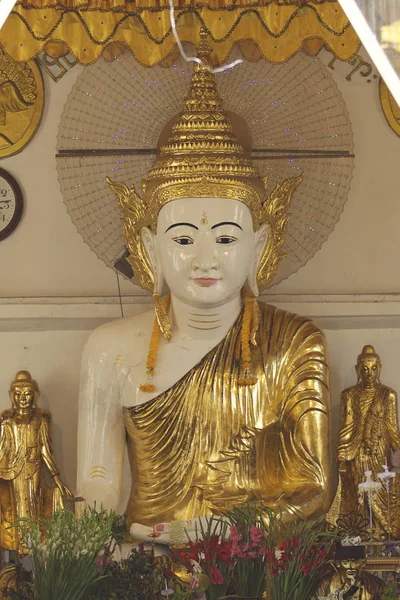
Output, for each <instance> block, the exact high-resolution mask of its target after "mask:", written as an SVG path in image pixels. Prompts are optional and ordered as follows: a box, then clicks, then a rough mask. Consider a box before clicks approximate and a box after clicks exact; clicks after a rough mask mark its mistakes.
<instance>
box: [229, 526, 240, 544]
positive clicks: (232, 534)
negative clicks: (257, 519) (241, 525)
mask: <svg viewBox="0 0 400 600" xmlns="http://www.w3.org/2000/svg"><path fill="white" fill-rule="evenodd" d="M229 538H230V539H231V540H232V542H240V540H241V539H242V536H241V535H240V533H239V532H238V530H237V527H235V525H232V527H231V530H230V532H229Z"/></svg>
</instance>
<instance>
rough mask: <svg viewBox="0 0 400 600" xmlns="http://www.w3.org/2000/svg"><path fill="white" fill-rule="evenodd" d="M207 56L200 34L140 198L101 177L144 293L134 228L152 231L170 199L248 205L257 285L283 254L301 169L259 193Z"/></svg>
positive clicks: (141, 250)
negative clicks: (256, 247) (259, 238)
mask: <svg viewBox="0 0 400 600" xmlns="http://www.w3.org/2000/svg"><path fill="white" fill-rule="evenodd" d="M209 54H210V49H209V47H208V44H207V39H206V34H205V33H204V32H202V33H201V40H200V45H199V47H198V57H199V58H200V59H201V61H202V63H201V64H196V66H195V68H194V72H193V76H192V79H191V82H190V87H189V92H188V95H187V96H186V98H185V100H184V105H183V110H182V112H181V113H180V114H179V115H178V117H177V119H176V120H174V124H173V125H172V132H171V133H170V134H169V137H167V138H166V140H167V141H166V142H165V143H164V142H163V134H164V131H163V132H162V134H161V137H160V141H159V148H158V154H157V158H156V160H155V161H154V164H153V165H152V167H151V169H150V171H149V173H148V177H147V180H145V181H144V182H142V192H143V193H142V196H140V195H139V194H138V193H137V192H136V190H135V186H133V185H132V186H130V187H128V186H127V185H126V184H125V183H123V182H118V181H111V180H110V179H109V178H107V181H108V183H109V185H110V187H111V189H112V190H113V191H114V192H115V194H116V195H117V197H118V202H119V206H120V209H121V211H122V214H123V219H124V233H125V239H126V245H127V248H128V251H129V257H128V259H127V260H128V261H129V263H130V264H131V266H132V269H133V272H134V273H135V276H136V279H137V281H138V283H139V285H140V286H141V287H143V288H144V289H147V290H149V291H153V288H154V282H155V276H154V272H153V267H152V264H151V261H150V258H149V256H148V254H147V251H146V249H145V246H144V242H143V237H142V230H143V228H144V227H150V228H151V229H152V231H153V232H156V229H157V217H158V213H159V212H160V209H161V208H162V207H163V206H164V205H165V204H166V203H167V202H170V201H172V200H177V199H180V198H228V199H230V198H231V199H233V200H239V201H241V202H243V203H244V204H246V205H247V206H248V208H249V209H250V211H251V214H252V217H253V225H254V229H255V230H256V229H258V228H259V227H260V226H261V225H262V224H264V223H265V224H268V226H269V234H268V241H267V244H266V246H265V249H264V253H263V256H262V258H261V259H260V261H259V266H258V272H257V283H258V287H259V289H264V288H265V287H266V286H267V285H268V284H269V283H270V281H272V279H273V277H274V275H275V273H276V270H277V268H278V264H279V261H280V259H281V258H282V256H283V254H284V253H283V243H284V240H285V231H286V227H287V222H288V218H289V212H288V211H289V206H290V199H291V196H292V193H293V192H294V190H295V189H296V188H297V186H298V185H299V184H300V182H301V180H302V175H300V176H298V177H291V178H289V179H286V180H285V181H283V182H282V183H281V184H276V186H275V188H274V190H273V191H272V192H271V194H270V195H269V196H268V198H266V197H265V187H266V178H264V179H263V178H261V177H260V175H259V172H258V169H257V168H256V167H255V166H254V165H253V163H252V161H251V159H250V155H249V152H247V151H246V150H245V148H244V146H243V144H242V143H241V142H240V141H239V139H238V137H237V136H236V135H235V131H234V127H233V125H232V122H231V121H230V119H229V117H228V115H227V113H226V111H224V108H223V104H222V100H221V98H220V96H219V95H218V91H217V83H216V79H215V75H214V74H213V73H212V72H211V66H210V64H211V63H210V59H209ZM164 130H165V128H164Z"/></svg>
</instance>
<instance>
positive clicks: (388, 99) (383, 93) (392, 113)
mask: <svg viewBox="0 0 400 600" xmlns="http://www.w3.org/2000/svg"><path fill="white" fill-rule="evenodd" d="M379 97H380V99H381V106H382V110H383V114H384V115H385V117H386V121H387V122H388V124H389V127H390V128H391V129H393V131H394V132H395V133H396V134H397V135H398V136H400V106H398V105H397V102H396V101H395V99H394V98H393V96H392V94H391V93H390V91H389V89H388V87H387V85H386V83H385V82H384V81H383V79H382V78H381V80H380V82H379Z"/></svg>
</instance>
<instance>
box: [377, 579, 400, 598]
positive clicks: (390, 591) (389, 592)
mask: <svg viewBox="0 0 400 600" xmlns="http://www.w3.org/2000/svg"><path fill="white" fill-rule="evenodd" d="M397 597H398V596H397V590H396V583H395V582H394V581H392V582H391V583H388V584H387V585H385V587H384V588H383V590H382V595H381V600H396V598H397Z"/></svg>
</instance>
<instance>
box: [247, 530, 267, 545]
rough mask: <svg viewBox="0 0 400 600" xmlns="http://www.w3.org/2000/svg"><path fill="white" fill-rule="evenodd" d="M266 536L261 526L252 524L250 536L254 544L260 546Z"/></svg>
mask: <svg viewBox="0 0 400 600" xmlns="http://www.w3.org/2000/svg"><path fill="white" fill-rule="evenodd" d="M263 537H264V532H263V530H262V529H260V528H259V527H256V526H255V525H252V526H251V527H250V538H251V541H252V543H253V545H254V546H258V545H259V543H260V542H261V540H262V538H263Z"/></svg>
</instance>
